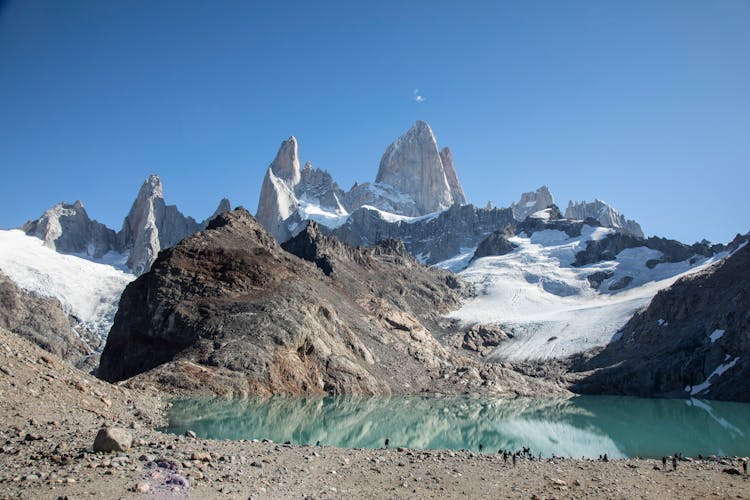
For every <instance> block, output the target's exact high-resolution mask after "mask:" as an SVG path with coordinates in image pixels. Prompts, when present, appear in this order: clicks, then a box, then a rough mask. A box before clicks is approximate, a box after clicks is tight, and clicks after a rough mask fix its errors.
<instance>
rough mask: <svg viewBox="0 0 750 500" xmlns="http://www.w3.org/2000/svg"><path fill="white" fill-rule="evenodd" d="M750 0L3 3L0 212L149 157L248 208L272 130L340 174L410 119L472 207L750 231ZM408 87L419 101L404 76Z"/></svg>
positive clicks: (375, 159)
mask: <svg viewBox="0 0 750 500" xmlns="http://www.w3.org/2000/svg"><path fill="white" fill-rule="evenodd" d="M748 54H750V2H748V1H745V0H716V1H691V0H676V1H627V2H609V1H601V0H591V1H566V2H559V1H552V0H549V1H537V0H531V1H517V2H499V1H487V2H478V1H470V0H469V1H461V2H458V1H452V2H448V1H409V0H401V1H378V2H367V3H364V2H350V1H349V2H344V1H342V2H333V1H320V2H302V1H300V2H290V1H274V2H251V1H245V2H240V1H217V2H192V1H184V0H180V1H174V2H164V1H140V0H130V1H106V2H102V1H96V0H89V1H80V0H68V1H65V2H60V1H57V0H37V1H10V2H2V0H0V168H1V169H2V182H0V227H3V228H9V227H14V226H17V225H20V224H21V223H23V222H24V221H25V220H26V219H32V218H36V217H38V216H39V215H40V214H41V213H42V212H43V211H44V210H45V209H46V208H48V207H50V206H52V205H53V204H54V203H56V202H58V201H63V200H64V201H69V202H73V201H74V200H76V199H81V200H82V201H83V203H84V205H85V206H86V208H87V210H88V212H89V215H90V216H92V217H94V218H96V219H98V220H100V221H102V222H104V223H106V224H107V225H109V226H111V227H113V228H115V229H119V228H120V226H121V223H122V218H123V217H124V216H125V215H126V213H127V211H128V209H129V207H130V204H131V203H132V201H133V199H134V198H135V195H136V192H137V190H138V188H139V186H140V184H141V183H142V182H143V180H144V179H145V178H146V177H147V175H148V174H149V173H151V172H155V173H158V174H159V175H160V176H161V177H162V181H163V184H164V191H165V198H166V200H167V202H168V203H173V204H177V205H178V207H179V208H180V209H181V210H182V211H183V212H184V213H186V214H188V215H192V216H194V217H195V218H197V219H202V218H204V217H206V216H207V215H209V214H210V213H211V212H212V211H213V209H214V208H215V206H216V204H217V203H218V201H219V199H220V198H222V197H224V196H226V197H229V198H230V200H231V201H232V203H233V204H234V205H237V204H241V205H244V206H246V207H247V208H249V209H250V210H251V211H252V212H254V211H255V209H256V207H257V200H258V193H259V190H260V186H261V182H262V178H263V174H264V171H265V169H266V168H267V166H268V164H269V163H270V162H271V161H272V159H273V157H274V155H275V153H276V150H277V148H278V146H279V144H280V142H281V141H282V140H283V139H285V138H287V137H288V136H289V135H292V134H293V135H295V136H296V137H297V139H298V141H299V145H300V156H301V159H302V161H303V162H304V161H305V160H311V161H312V162H313V165H314V166H317V167H321V168H324V169H327V170H329V171H330V172H331V173H332V174H333V176H334V178H335V179H336V180H337V181H338V183H339V184H340V185H341V186H342V187H343V188H344V189H348V188H349V187H350V186H351V185H352V184H353V183H354V181H355V180H359V181H367V180H374V178H375V175H376V173H377V167H378V163H379V161H380V156H381V155H382V153H383V151H384V150H385V148H386V147H387V146H388V144H389V143H390V142H391V141H392V140H394V139H395V138H396V137H397V136H398V135H400V134H401V133H403V132H404V131H405V130H407V129H408V128H409V127H410V126H411V124H412V123H413V122H414V121H415V120H417V119H420V118H421V119H424V120H426V121H428V122H429V123H430V125H431V126H432V128H433V130H434V131H435V134H436V136H437V139H438V142H439V144H440V145H441V146H443V145H447V146H450V147H451V149H452V150H453V155H454V160H455V163H456V168H457V171H458V175H459V179H460V180H461V182H462V183H463V186H464V190H465V191H466V194H467V197H468V199H469V201H470V202H473V203H475V204H477V205H481V206H483V205H484V204H485V203H486V202H487V201H488V200H492V201H493V202H494V203H495V205H498V206H507V205H508V204H510V202H511V201H513V200H516V199H518V197H519V195H520V193H521V192H522V191H528V190H533V189H535V188H537V187H539V186H540V185H542V184H546V185H548V186H549V187H550V188H551V190H552V192H553V194H554V195H555V198H556V200H557V202H558V204H559V205H560V206H561V207H562V208H563V209H564V207H565V205H566V204H567V201H568V200H569V199H587V200H592V199H593V198H595V197H598V198H601V199H604V200H606V201H608V202H610V203H611V204H613V205H614V206H615V207H617V208H618V209H620V210H621V211H622V212H624V213H625V214H626V215H627V216H628V217H630V218H634V219H636V220H638V221H639V222H640V223H641V224H642V225H643V227H644V230H645V232H646V233H647V234H649V235H652V234H656V235H660V236H667V237H672V238H677V239H680V240H682V241H687V242H692V241H695V240H698V239H701V238H704V237H705V238H708V239H709V240H712V241H726V240H728V239H730V238H731V237H732V236H733V235H734V234H735V233H737V232H743V233H744V232H747V231H748V230H750V220H749V219H750V218H749V217H748V213H750V196H749V195H748V186H749V185H750V62H749V61H750V58H749V57H750V56H748ZM415 89H419V94H418V95H420V96H422V97H423V98H424V99H423V100H422V102H417V99H415V94H414V90H415Z"/></svg>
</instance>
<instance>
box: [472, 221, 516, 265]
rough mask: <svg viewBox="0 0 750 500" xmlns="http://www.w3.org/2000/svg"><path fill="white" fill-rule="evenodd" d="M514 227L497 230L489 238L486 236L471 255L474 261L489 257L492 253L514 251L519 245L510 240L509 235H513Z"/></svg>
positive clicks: (502, 253) (498, 253)
mask: <svg viewBox="0 0 750 500" xmlns="http://www.w3.org/2000/svg"><path fill="white" fill-rule="evenodd" d="M512 231H513V230H512V228H511V227H508V228H506V229H500V230H498V231H495V232H494V233H492V234H491V235H489V236H488V237H487V238H485V239H484V240H483V241H482V242H481V243H480V244H479V246H478V247H477V249H476V250H475V251H474V255H473V256H472V257H471V260H472V261H475V260H476V259H480V258H482V257H489V256H491V255H505V254H507V253H510V252H512V251H513V249H514V248H516V247H517V245H515V244H513V243H511V242H510V241H508V237H509V236H512Z"/></svg>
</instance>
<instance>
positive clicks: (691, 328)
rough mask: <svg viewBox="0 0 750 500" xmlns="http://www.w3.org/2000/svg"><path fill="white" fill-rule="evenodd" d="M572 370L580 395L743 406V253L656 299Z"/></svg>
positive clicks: (748, 397)
mask: <svg viewBox="0 0 750 500" xmlns="http://www.w3.org/2000/svg"><path fill="white" fill-rule="evenodd" d="M577 369H578V370H579V371H581V372H589V371H590V372H591V373H589V374H588V376H586V377H585V378H584V379H583V380H582V381H580V382H579V383H577V384H576V386H575V387H574V388H573V390H574V391H576V392H581V393H587V394H629V395H636V396H664V397H696V398H709V399H724V400H733V401H750V384H748V383H747V381H748V380H750V247H747V246H745V247H744V248H741V249H740V250H737V251H736V252H735V253H734V254H733V255H732V256H730V257H729V258H727V259H726V260H724V261H722V262H720V263H719V264H717V265H715V266H712V267H711V268H709V269H706V270H705V271H702V272H700V273H697V274H694V275H691V276H688V277H685V278H683V279H681V280H679V281H678V282H677V283H675V284H674V285H673V286H672V287H670V288H668V289H666V290H663V291H661V292H659V293H658V294H657V295H656V296H655V297H654V299H653V300H652V301H651V304H650V305H649V306H648V307H647V308H646V309H645V310H643V311H641V312H639V313H637V314H636V315H635V316H633V318H632V319H631V320H630V321H628V323H627V324H626V325H625V326H624V327H623V328H622V330H621V332H620V335H619V338H618V339H617V340H616V341H613V342H612V343H611V344H610V345H608V346H607V347H606V348H605V349H604V350H603V351H602V352H600V353H599V354H598V355H596V356H594V357H593V358H591V359H589V360H587V361H585V362H583V363H581V364H580V366H578V367H577Z"/></svg>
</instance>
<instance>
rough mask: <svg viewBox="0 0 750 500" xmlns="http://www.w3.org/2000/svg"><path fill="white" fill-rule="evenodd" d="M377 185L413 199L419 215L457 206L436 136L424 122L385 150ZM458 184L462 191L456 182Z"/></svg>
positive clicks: (417, 124)
mask: <svg viewBox="0 0 750 500" xmlns="http://www.w3.org/2000/svg"><path fill="white" fill-rule="evenodd" d="M451 170H453V169H452V168H451ZM454 173H455V171H454ZM376 182H378V183H382V184H389V185H390V186H392V187H393V188H395V189H396V190H397V191H399V192H401V193H403V194H405V195H407V196H410V197H411V198H412V199H413V200H414V202H415V204H416V207H417V210H418V214H419V215H424V214H428V213H432V212H437V211H440V210H445V209H446V208H448V207H450V206H451V205H452V204H453V203H454V198H453V194H452V192H453V190H452V189H451V186H450V183H449V182H448V175H447V174H446V169H445V166H444V165H443V161H442V159H441V155H440V151H439V150H438V145H437V141H436V139H435V135H434V134H433V133H432V129H431V128H430V126H429V125H428V124H427V123H426V122H424V121H422V120H419V121H417V122H416V123H415V124H414V125H413V126H412V127H411V128H410V129H409V130H408V131H407V132H406V133H405V134H404V135H402V136H401V137H399V138H398V139H397V140H396V141H394V142H393V143H392V144H391V145H390V146H388V148H387V149H386V150H385V153H383V157H382V158H381V160H380V167H379V168H378V175H377V177H376ZM455 182H456V186H457V187H460V185H458V179H457V178H456V181H455ZM454 190H456V191H457V189H454ZM461 192H462V191H461Z"/></svg>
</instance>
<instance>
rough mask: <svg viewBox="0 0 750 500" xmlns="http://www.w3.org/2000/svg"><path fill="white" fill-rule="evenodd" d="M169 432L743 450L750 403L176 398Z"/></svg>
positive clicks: (581, 452) (330, 442)
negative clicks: (188, 431)
mask: <svg viewBox="0 0 750 500" xmlns="http://www.w3.org/2000/svg"><path fill="white" fill-rule="evenodd" d="M166 430H167V431H168V432H174V433H179V434H181V433H184V432H185V431H187V430H192V431H194V432H196V433H197V434H198V435H199V436H201V437H204V438H211V439H263V438H268V439H272V440H273V441H276V442H285V441H291V442H293V443H295V444H315V443H316V442H318V441H320V443H321V444H323V445H327V446H340V447H348V448H380V447H382V446H383V442H384V440H385V438H386V437H388V438H389V439H390V444H391V446H392V447H396V446H405V447H408V448H414V449H453V450H459V449H470V450H475V451H476V450H478V449H479V444H480V443H481V444H482V445H483V446H484V451H485V452H496V451H497V450H498V449H511V450H518V449H520V448H521V447H522V446H529V447H531V449H532V452H533V453H534V454H535V455H536V454H538V453H540V452H541V453H542V455H544V456H551V455H552V454H555V455H557V456H566V457H576V458H580V457H589V458H596V457H598V456H599V455H601V454H603V453H607V454H608V455H609V457H611V458H623V457H634V456H641V457H661V456H662V455H667V454H672V453H675V452H682V453H684V454H685V455H687V456H696V455H698V454H699V453H700V454H703V455H711V454H720V455H747V454H749V453H750V404H744V403H724V402H716V401H710V402H709V401H702V400H695V399H693V400H682V399H679V400H678V399H642V398H632V397H620V396H579V397H575V398H570V399H559V400H554V399H552V400H551V399H533V398H515V399H479V398H470V397H420V396H393V397H377V396H376V397H351V396H327V397H284V396H275V397H270V398H264V399H261V398H258V399H246V400H218V399H190V400H179V401H175V403H174V406H173V407H172V409H171V410H170V412H169V427H168V428H167V429H166Z"/></svg>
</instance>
